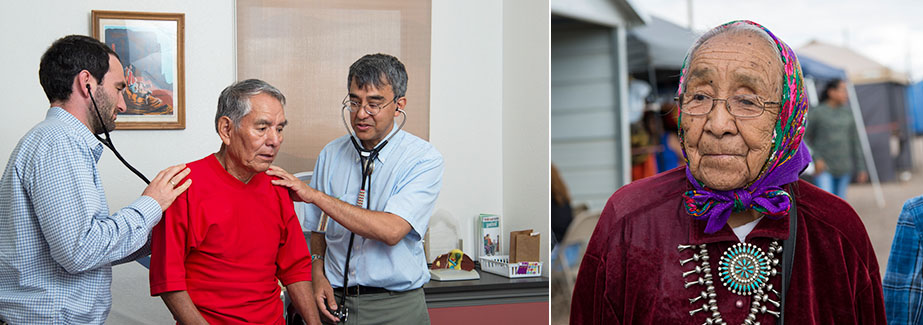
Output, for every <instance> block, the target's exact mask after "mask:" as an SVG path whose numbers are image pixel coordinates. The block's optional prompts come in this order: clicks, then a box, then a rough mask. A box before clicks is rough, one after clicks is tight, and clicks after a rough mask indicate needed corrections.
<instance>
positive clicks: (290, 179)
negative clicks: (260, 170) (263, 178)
mask: <svg viewBox="0 0 923 325" xmlns="http://www.w3.org/2000/svg"><path fill="white" fill-rule="evenodd" d="M266 175H269V176H275V177H278V178H279V179H274V180H272V184H273V185H276V186H282V187H288V192H289V194H290V195H291V197H292V201H299V202H305V203H312V202H314V200H313V199H312V198H313V197H314V195H315V193H317V190H315V189H313V188H311V187H310V186H308V184H305V183H304V182H302V181H301V180H300V179H298V177H295V175H292V174H291V173H289V172H287V171H285V170H284V169H282V168H280V167H279V166H275V165H273V166H269V170H267V171H266Z"/></svg>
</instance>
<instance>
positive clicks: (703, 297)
mask: <svg viewBox="0 0 923 325" xmlns="http://www.w3.org/2000/svg"><path fill="white" fill-rule="evenodd" d="M712 295H714V294H712ZM700 299H708V292H705V291H702V293H700V294H699V296H698V297H695V298H689V303H690V304H691V303H694V302H696V301H699V300H700Z"/></svg>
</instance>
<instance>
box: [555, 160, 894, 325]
mask: <svg viewBox="0 0 923 325" xmlns="http://www.w3.org/2000/svg"><path fill="white" fill-rule="evenodd" d="M689 188H691V185H690V184H688V182H687V180H686V178H685V170H684V167H679V168H676V169H673V170H670V171H667V172H664V173H661V174H658V175H656V176H653V177H649V178H646V179H643V180H640V181H637V182H634V183H631V184H629V185H626V186H624V187H622V188H621V189H619V190H618V191H617V192H615V194H613V195H612V197H611V198H609V202H608V203H607V204H606V207H605V209H604V210H603V212H602V216H601V217H600V219H599V224H597V226H596V230H595V231H594V232H593V236H592V238H590V241H589V244H588V246H587V250H586V254H585V255H584V258H583V262H582V264H581V266H580V271H579V273H578V276H577V283H576V287H575V288H574V294H573V300H572V305H571V324H703V323H705V321H706V318H708V317H711V316H713V314H712V311H699V312H696V313H694V314H692V315H690V311H694V310H696V309H699V308H701V307H702V305H703V303H704V302H705V301H706V300H707V299H698V300H697V301H695V302H692V303H690V299H692V298H695V297H698V296H700V295H701V293H702V291H706V286H705V285H700V284H697V283H695V284H691V285H688V286H687V283H689V282H694V281H697V279H698V278H699V277H703V274H698V273H695V272H691V273H690V274H688V275H687V276H686V277H683V274H684V273H685V272H688V271H692V270H695V267H696V266H701V265H702V263H701V261H690V262H687V263H686V264H685V265H680V260H686V259H689V258H691V257H693V254H694V253H695V252H699V251H700V249H699V248H698V246H696V247H695V248H691V249H685V250H682V251H680V250H679V249H678V246H679V245H700V244H706V245H705V249H706V250H707V252H708V254H707V255H708V256H709V262H710V263H709V264H710V266H711V267H710V270H711V274H712V279H713V283H714V284H713V287H714V293H715V294H716V296H717V297H716V298H715V300H716V301H717V308H718V311H719V312H720V313H721V317H722V319H723V320H724V321H726V322H727V323H728V324H741V323H743V322H744V320H745V319H746V318H747V316H748V314H749V313H750V312H751V307H752V306H753V303H754V301H753V300H754V299H753V298H752V295H737V294H735V293H733V292H731V291H729V290H728V288H726V287H725V286H724V285H723V284H722V283H721V281H720V277H719V270H718V265H719V259H720V257H721V256H722V254H723V253H724V252H725V250H726V249H727V248H728V247H731V246H732V245H734V244H737V243H739V240H738V239H737V236H736V235H734V232H733V231H732V230H731V228H730V227H729V226H727V225H725V226H724V228H722V229H721V230H719V231H718V232H716V233H715V234H712V235H707V234H705V233H704V229H705V223H706V221H705V220H701V221H700V220H694V219H693V218H692V217H691V216H689V215H688V214H687V213H686V212H685V210H684V209H683V207H682V193H683V192H684V191H686V190H687V189H689ZM792 188H793V189H794V190H793V192H794V193H792V194H793V196H795V198H796V200H797V204H798V212H797V214H798V224H797V226H798V238H797V242H796V249H795V250H796V252H795V258H794V261H793V264H792V276H791V285H790V287H789V291H788V297H787V299H786V301H785V321H786V324H799V325H801V324H885V311H884V302H883V300H882V291H881V276H880V275H879V274H878V263H877V260H876V258H875V252H874V250H873V249H872V245H871V243H870V242H869V238H868V234H867V233H866V230H865V226H864V225H863V224H862V221H861V220H860V219H859V216H858V215H857V214H856V212H855V211H853V209H852V208H851V207H850V206H849V205H848V204H847V203H846V202H844V201H843V200H841V199H839V198H838V197H836V196H834V195H831V194H829V193H827V192H824V191H823V190H821V189H819V188H817V187H815V186H813V185H811V184H809V183H807V182H804V181H799V182H798V183H797V184H794V186H792ZM786 237H788V218H782V219H779V220H772V219H769V218H763V219H762V220H760V222H759V223H758V224H757V225H756V228H754V229H753V231H752V232H751V233H750V234H749V235H747V238H746V243H749V244H752V245H754V246H756V247H759V248H760V249H761V250H762V251H763V252H768V251H769V246H770V243H772V242H773V241H778V244H779V245H781V244H782V241H783V239H784V238H786ZM781 256H782V255H781V253H778V254H776V257H777V258H778V259H779V264H780V266H778V267H776V269H778V270H779V271H781V269H782V268H781V259H782V257H781ZM703 273H704V272H703ZM781 282H782V280H781V275H775V276H769V277H768V281H767V284H769V285H772V286H773V287H774V288H775V290H777V291H781V290H780V289H778V288H780V284H781ZM767 294H768V296H769V298H770V300H773V301H779V300H780V299H779V297H777V296H776V295H775V294H773V293H767ZM759 305H761V306H766V307H767V309H768V310H769V311H778V310H779V308H778V307H776V306H775V305H773V304H772V303H771V302H765V301H761V302H760V304H759ZM755 315H756V321H759V322H760V323H761V324H764V325H768V324H776V323H777V318H776V317H775V316H773V315H772V314H771V313H768V312H767V313H762V312H759V313H756V314H755Z"/></svg>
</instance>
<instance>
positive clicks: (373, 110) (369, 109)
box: [343, 96, 397, 115]
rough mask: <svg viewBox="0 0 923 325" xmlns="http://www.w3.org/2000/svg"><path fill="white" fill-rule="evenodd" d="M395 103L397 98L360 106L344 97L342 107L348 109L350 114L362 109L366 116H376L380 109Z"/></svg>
mask: <svg viewBox="0 0 923 325" xmlns="http://www.w3.org/2000/svg"><path fill="white" fill-rule="evenodd" d="M396 101H397V97H395V98H394V99H392V100H389V101H387V102H375V101H371V102H368V103H366V104H365V105H362V104H360V103H359V102H357V101H354V100H350V99H349V96H346V98H344V99H343V107H346V108H349V111H350V112H351V113H355V112H358V111H359V109H360V108H362V109H365V113H366V114H369V115H376V114H378V112H381V110H382V109H384V108H385V107H388V105H391V103H393V102H396Z"/></svg>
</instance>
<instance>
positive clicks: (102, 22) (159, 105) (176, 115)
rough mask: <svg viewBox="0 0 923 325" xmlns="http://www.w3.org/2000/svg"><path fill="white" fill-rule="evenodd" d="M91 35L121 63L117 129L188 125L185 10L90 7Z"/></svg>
mask: <svg viewBox="0 0 923 325" xmlns="http://www.w3.org/2000/svg"><path fill="white" fill-rule="evenodd" d="M92 20H93V37H94V38H96V39H98V40H99V41H101V42H103V43H105V44H106V45H108V46H109V47H110V48H112V49H113V50H114V51H115V52H116V53H117V54H118V56H119V58H120V59H121V62H122V71H124V72H125V82H126V83H127V86H126V88H125V90H124V92H123V96H124V98H125V105H126V111H125V112H119V113H118V118H117V119H116V123H115V124H116V129H117V130H132V129H133V130H166V129H185V128H186V107H185V106H186V105H185V83H184V82H185V75H184V62H183V60H184V33H185V29H184V28H185V27H184V20H185V14H182V13H155V12H130V11H102V10H93V11H92Z"/></svg>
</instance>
